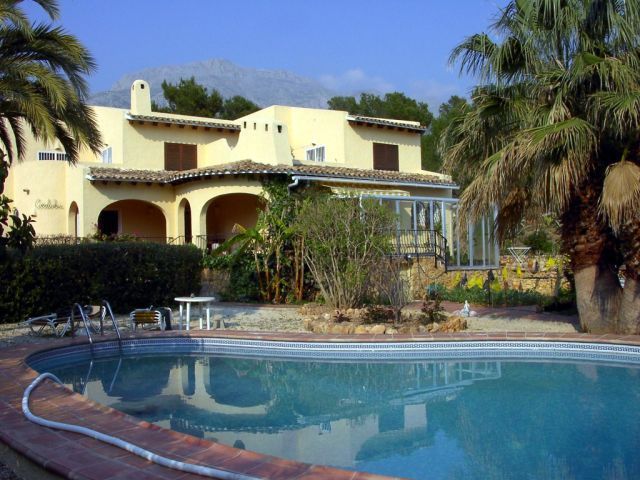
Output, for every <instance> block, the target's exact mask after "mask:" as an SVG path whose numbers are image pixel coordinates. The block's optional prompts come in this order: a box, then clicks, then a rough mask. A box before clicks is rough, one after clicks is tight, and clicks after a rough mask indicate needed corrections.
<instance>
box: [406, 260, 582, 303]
mask: <svg viewBox="0 0 640 480" xmlns="http://www.w3.org/2000/svg"><path fill="white" fill-rule="evenodd" d="M567 268H568V260H567V259H566V257H563V256H561V255H558V256H542V255H540V256H529V257H527V258H526V259H525V261H524V262H523V263H522V264H518V262H516V260H515V259H514V258H513V257H512V256H510V255H504V256H502V257H500V268H497V269H494V270H492V271H493V275H494V278H495V280H494V285H496V284H495V282H498V284H499V286H500V288H502V289H513V290H521V291H527V290H535V291H536V292H539V293H541V294H543V295H553V294H554V292H555V291H556V289H557V288H569V287H570V285H569V282H568V281H567V279H566V278H565V276H564V270H565V269H567ZM408 269H409V271H410V275H411V289H412V292H413V295H414V297H415V298H421V297H422V295H423V293H424V292H425V290H426V289H427V287H428V286H429V285H432V284H434V283H436V284H441V285H444V286H445V287H447V288H454V287H456V286H457V285H460V283H461V282H463V281H464V277H465V276H466V285H467V286H468V287H474V286H476V287H480V288H482V287H483V286H484V284H485V281H486V280H487V276H488V272H489V271H488V270H486V269H484V270H453V271H449V272H446V273H445V271H444V268H443V267H442V265H439V266H438V267H436V266H435V264H434V261H433V259H427V258H425V259H420V260H417V261H415V260H414V261H411V263H410V265H408ZM494 288H495V287H494Z"/></svg>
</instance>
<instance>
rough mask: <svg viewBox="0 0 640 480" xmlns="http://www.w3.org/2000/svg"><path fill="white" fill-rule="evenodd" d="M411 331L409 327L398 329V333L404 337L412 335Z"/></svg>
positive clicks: (404, 326) (403, 326)
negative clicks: (408, 334)
mask: <svg viewBox="0 0 640 480" xmlns="http://www.w3.org/2000/svg"><path fill="white" fill-rule="evenodd" d="M411 330H412V327H411V325H402V326H401V327H400V328H398V333H402V334H404V335H406V334H407V333H413V332H412V331H411Z"/></svg>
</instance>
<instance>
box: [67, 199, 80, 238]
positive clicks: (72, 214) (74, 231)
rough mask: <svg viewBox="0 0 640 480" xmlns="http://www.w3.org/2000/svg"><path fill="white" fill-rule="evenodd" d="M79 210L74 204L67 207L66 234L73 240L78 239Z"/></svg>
mask: <svg viewBox="0 0 640 480" xmlns="http://www.w3.org/2000/svg"><path fill="white" fill-rule="evenodd" d="M79 213H80V210H79V209H78V204H77V203H76V202H71V205H70V206H69V217H68V221H67V233H68V234H69V235H71V236H73V237H74V238H78V215H79Z"/></svg>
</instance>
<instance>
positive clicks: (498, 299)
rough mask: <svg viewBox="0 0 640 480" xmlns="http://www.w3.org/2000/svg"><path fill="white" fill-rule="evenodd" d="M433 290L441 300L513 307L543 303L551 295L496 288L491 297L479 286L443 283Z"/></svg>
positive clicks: (548, 300) (549, 299)
mask: <svg viewBox="0 0 640 480" xmlns="http://www.w3.org/2000/svg"><path fill="white" fill-rule="evenodd" d="M435 291H436V292H437V293H438V294H439V295H440V297H441V298H442V300H447V301H449V302H456V303H464V302H465V301H468V302H469V303H470V304H472V305H474V304H475V305H493V306H503V305H504V306H507V307H515V306H521V305H541V306H542V305H544V304H545V303H548V302H550V301H551V299H552V297H550V296H547V295H543V294H541V293H539V292H536V291H533V290H526V291H523V292H521V291H520V290H512V289H509V290H498V291H495V290H493V289H492V291H491V297H489V293H488V292H487V291H486V290H485V289H484V288H480V287H476V286H474V287H470V288H466V287H454V288H445V287H444V286H443V285H437V286H436V287H435Z"/></svg>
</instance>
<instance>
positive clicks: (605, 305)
mask: <svg viewBox="0 0 640 480" xmlns="http://www.w3.org/2000/svg"><path fill="white" fill-rule="evenodd" d="M599 193H600V192H599V191H598V190H597V189H596V188H595V187H594V185H593V183H592V184H591V185H583V186H582V188H581V189H579V193H578V194H576V195H575V196H574V198H573V199H572V200H571V202H570V204H569V207H568V208H567V210H566V211H565V213H564V215H563V218H562V240H563V244H564V248H565V249H566V250H567V252H568V253H569V254H570V256H571V266H572V269H573V272H574V276H575V286H576V303H577V306H578V315H579V316H580V325H581V326H582V329H583V330H584V331H585V332H589V333H607V332H609V333H611V332H616V331H617V330H618V314H619V311H620V303H621V297H622V295H621V288H620V284H619V282H618V277H617V265H618V264H619V263H618V260H617V252H616V249H615V248H614V246H613V245H612V242H611V241H610V240H611V238H612V236H611V235H612V234H611V232H610V230H609V229H608V228H607V227H606V226H605V225H603V223H602V222H601V221H600V218H599V217H598V214H597V205H598V197H599Z"/></svg>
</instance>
